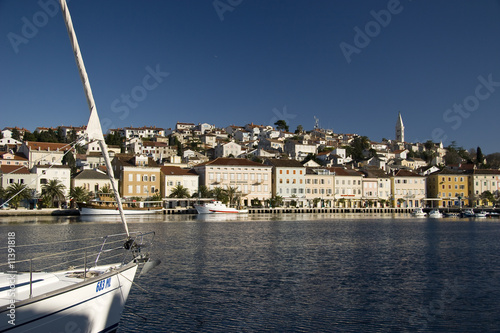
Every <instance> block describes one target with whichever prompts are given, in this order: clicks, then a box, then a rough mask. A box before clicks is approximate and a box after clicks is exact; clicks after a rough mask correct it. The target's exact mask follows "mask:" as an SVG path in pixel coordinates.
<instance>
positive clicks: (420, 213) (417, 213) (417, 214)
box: [411, 207, 427, 217]
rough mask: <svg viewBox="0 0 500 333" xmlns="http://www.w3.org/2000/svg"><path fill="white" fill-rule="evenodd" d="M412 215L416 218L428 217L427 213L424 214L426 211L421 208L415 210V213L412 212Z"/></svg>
mask: <svg viewBox="0 0 500 333" xmlns="http://www.w3.org/2000/svg"><path fill="white" fill-rule="evenodd" d="M411 215H413V216H415V217H425V216H427V213H426V212H424V210H423V209H422V208H420V207H417V208H415V209H414V210H413V212H411Z"/></svg>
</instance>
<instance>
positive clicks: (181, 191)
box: [169, 184, 189, 198]
mask: <svg viewBox="0 0 500 333" xmlns="http://www.w3.org/2000/svg"><path fill="white" fill-rule="evenodd" d="M169 197H170V198H189V190H188V189H187V188H185V187H184V186H182V185H181V184H179V185H177V186H175V187H174V188H172V190H171V191H170V195H169Z"/></svg>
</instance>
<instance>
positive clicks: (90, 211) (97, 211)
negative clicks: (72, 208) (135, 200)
mask: <svg viewBox="0 0 500 333" xmlns="http://www.w3.org/2000/svg"><path fill="white" fill-rule="evenodd" d="M78 210H79V211H80V215H120V211H119V210H118V209H104V208H88V207H79V208H78ZM162 211H163V210H162V208H151V209H141V210H134V209H124V210H123V213H124V214H125V215H144V214H158V213H161V212H162Z"/></svg>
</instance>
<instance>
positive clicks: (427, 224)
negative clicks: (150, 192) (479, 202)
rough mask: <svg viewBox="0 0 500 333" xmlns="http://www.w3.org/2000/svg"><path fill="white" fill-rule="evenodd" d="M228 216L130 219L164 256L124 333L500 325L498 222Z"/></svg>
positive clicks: (104, 229)
mask: <svg viewBox="0 0 500 333" xmlns="http://www.w3.org/2000/svg"><path fill="white" fill-rule="evenodd" d="M222 218H226V219H222V220H221V219H220V218H216V217H214V216H210V217H209V218H204V219H202V218H200V217H199V216H198V217H197V216H155V217H142V218H132V219H130V220H129V223H130V229H131V230H142V231H148V230H155V231H156V232H157V238H156V244H155V248H154V250H153V252H154V256H155V257H156V258H159V259H161V260H162V264H161V265H160V266H159V267H157V268H156V269H155V270H154V271H152V272H151V273H150V274H149V275H147V276H145V277H140V278H138V279H136V282H137V283H138V285H137V286H134V287H133V288H132V292H131V295H130V297H129V300H128V302H127V306H126V309H125V313H124V315H123V317H122V321H121V324H120V328H119V332H122V333H124V332H264V331H266V332H415V331H422V332H500V220H499V219H483V220H480V221H478V220H476V221H474V220H468V219H467V220H466V219H454V220H453V219H442V220H430V219H414V218H410V217H406V216H383V215H373V216H365V217H360V216H358V215H341V216H339V215H337V216H334V217H332V216H330V215H326V214H325V215H280V216H277V217H276V216H274V217H271V216H266V215H260V216H245V217H243V216H238V217H234V216H233V217H229V218H228V217H222ZM236 218H237V220H234V219H236ZM1 221H2V223H0V230H1V234H2V235H5V234H6V233H7V232H8V231H16V234H17V236H16V237H17V241H18V243H20V242H24V241H26V242H36V243H40V242H43V241H45V240H47V239H50V237H52V236H53V235H58V237H59V238H62V239H73V238H78V237H84V238H86V237H92V236H94V235H95V236H98V235H102V234H109V233H118V232H122V228H121V225H120V223H119V222H118V220H112V221H109V219H107V220H105V219H96V218H94V220H93V221H91V220H90V218H86V219H85V221H84V220H83V218H79V217H72V218H52V217H46V218H38V219H37V220H36V221H31V222H30V223H25V221H26V218H1ZM21 222H24V223H21Z"/></svg>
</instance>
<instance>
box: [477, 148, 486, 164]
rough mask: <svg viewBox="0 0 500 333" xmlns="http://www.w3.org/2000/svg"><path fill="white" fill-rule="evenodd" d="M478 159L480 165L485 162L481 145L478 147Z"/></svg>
mask: <svg viewBox="0 0 500 333" xmlns="http://www.w3.org/2000/svg"><path fill="white" fill-rule="evenodd" d="M476 161H477V165H478V166H482V165H483V164H484V155H483V151H482V150H481V147H477V152H476Z"/></svg>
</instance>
